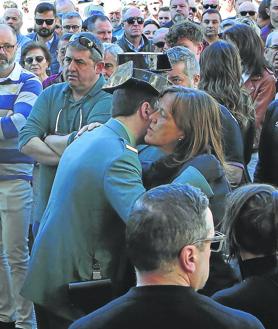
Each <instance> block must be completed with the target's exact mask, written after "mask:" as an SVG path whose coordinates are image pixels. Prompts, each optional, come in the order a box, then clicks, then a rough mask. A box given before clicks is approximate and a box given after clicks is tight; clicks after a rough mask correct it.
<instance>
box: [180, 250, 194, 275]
mask: <svg viewBox="0 0 278 329" xmlns="http://www.w3.org/2000/svg"><path fill="white" fill-rule="evenodd" d="M197 259H198V257H197V250H196V247H195V246H192V245H189V246H184V247H183V248H182V250H181V252H180V255H179V260H180V266H181V268H182V269H183V270H184V271H185V272H186V273H191V274H192V273H194V272H195V271H196V263H197Z"/></svg>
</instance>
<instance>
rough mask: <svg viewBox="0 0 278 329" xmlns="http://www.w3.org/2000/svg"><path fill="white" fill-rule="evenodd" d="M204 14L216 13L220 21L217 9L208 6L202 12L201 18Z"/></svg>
mask: <svg viewBox="0 0 278 329" xmlns="http://www.w3.org/2000/svg"><path fill="white" fill-rule="evenodd" d="M205 14H217V15H218V16H219V19H220V22H222V18H221V15H220V13H219V11H218V10H217V9H213V8H209V9H207V10H205V11H204V12H203V13H202V20H203V17H204V15H205Z"/></svg>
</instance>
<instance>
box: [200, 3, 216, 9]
mask: <svg viewBox="0 0 278 329" xmlns="http://www.w3.org/2000/svg"><path fill="white" fill-rule="evenodd" d="M203 8H205V9H209V8H211V9H216V8H217V5H213V4H211V5H203Z"/></svg>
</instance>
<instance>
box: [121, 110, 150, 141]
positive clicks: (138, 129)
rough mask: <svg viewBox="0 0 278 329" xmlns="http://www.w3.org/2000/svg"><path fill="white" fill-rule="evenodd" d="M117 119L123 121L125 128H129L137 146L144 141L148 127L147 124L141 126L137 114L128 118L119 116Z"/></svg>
mask: <svg viewBox="0 0 278 329" xmlns="http://www.w3.org/2000/svg"><path fill="white" fill-rule="evenodd" d="M115 119H117V120H119V121H121V122H122V123H123V124H124V125H125V126H127V128H128V129H129V130H130V132H131V133H132V134H133V136H134V138H135V141H136V144H138V143H140V142H141V141H142V138H143V137H144V136H145V133H146V127H145V124H140V120H138V117H137V114H134V115H131V116H128V117H124V116H119V117H116V118H115Z"/></svg>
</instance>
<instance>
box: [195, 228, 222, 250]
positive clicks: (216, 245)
mask: <svg viewBox="0 0 278 329" xmlns="http://www.w3.org/2000/svg"><path fill="white" fill-rule="evenodd" d="M225 238H226V235H225V234H223V233H221V232H218V231H215V233H214V237H212V238H207V239H199V240H196V241H194V242H192V243H190V244H197V243H200V242H211V245H210V250H211V251H212V252H219V251H221V250H222V247H223V243H224V240H225Z"/></svg>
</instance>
